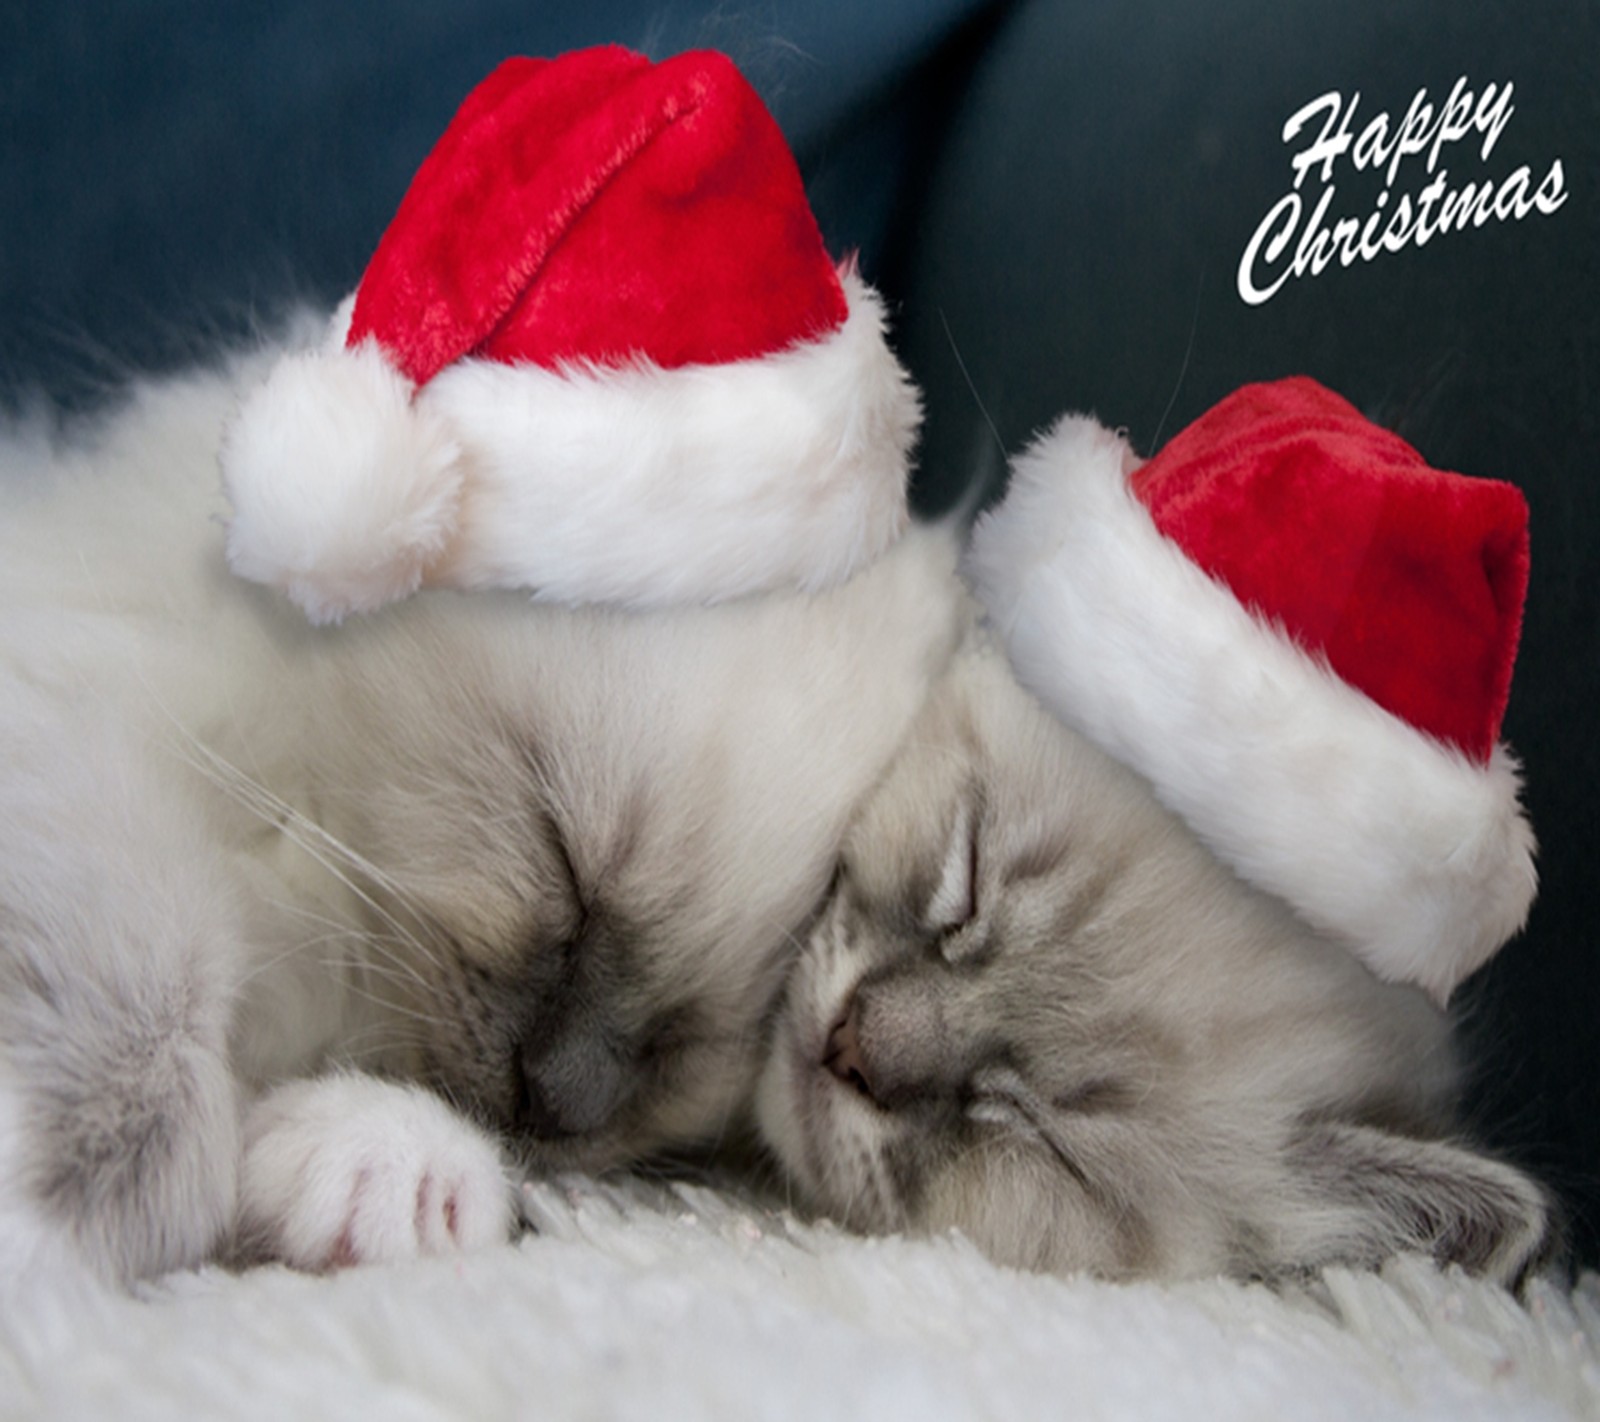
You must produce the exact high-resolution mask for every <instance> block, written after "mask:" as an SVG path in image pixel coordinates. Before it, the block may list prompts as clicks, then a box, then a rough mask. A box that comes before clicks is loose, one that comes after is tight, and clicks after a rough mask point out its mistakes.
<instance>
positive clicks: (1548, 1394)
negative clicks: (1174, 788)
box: [0, 1182, 1600, 1422]
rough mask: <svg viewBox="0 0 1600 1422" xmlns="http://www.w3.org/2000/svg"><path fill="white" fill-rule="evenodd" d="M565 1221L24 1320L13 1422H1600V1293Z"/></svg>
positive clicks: (766, 1228)
mask: <svg viewBox="0 0 1600 1422" xmlns="http://www.w3.org/2000/svg"><path fill="white" fill-rule="evenodd" d="M524 1193H525V1204H526V1212H527V1215H528V1218H529V1220H530V1222H532V1223H533V1224H534V1225H535V1227H536V1232H530V1233H529V1234H527V1235H526V1236H525V1237H524V1238H523V1239H522V1240H521V1241H520V1242H518V1243H517V1244H515V1245H509V1246H507V1247H505V1248H502V1249H498V1250H494V1251H491V1252H489V1253H486V1254H481V1255H477V1256H475V1257H472V1258H469V1259H464V1260H449V1261H424V1262H420V1263H416V1264H412V1265H408V1266H405V1267H398V1268H374V1269H357V1270H351V1271H348V1272H345V1273H341V1274H337V1275H332V1276H327V1277H309V1276H305V1275H297V1274H293V1273H290V1272H288V1271H287V1270H282V1269H263V1270H258V1271H256V1272H252V1273H248V1274H244V1275H238V1276H235V1275H230V1274H228V1273H226V1272H224V1271H221V1270H206V1271H204V1272H201V1273H198V1274H192V1275H182V1276H178V1277H174V1278H171V1279H168V1280H166V1281H164V1282H163V1283H161V1284H159V1285H156V1286H153V1287H150V1288H148V1289H146V1290H144V1291H143V1292H142V1293H141V1294H140V1296H139V1297H137V1298H125V1297H115V1298H112V1297H103V1296H98V1295H96V1296H93V1297H81V1296H78V1297H70V1296H63V1295H55V1294H51V1295H46V1296H37V1297H34V1298H32V1299H30V1300H29V1301H28V1302H27V1303H26V1304H22V1303H18V1304H16V1305H14V1306H11V1308H10V1311H9V1312H8V1313H7V1314H6V1316H5V1317H4V1318H3V1319H0V1325H3V1327H0V1415H3V1416H6V1417H13V1416H18V1417H27V1416H37V1417H49V1418H67V1417H107V1418H119V1419H121V1418H141V1417H186V1418H188V1417H195V1418H200V1417H205V1418H210V1417H216V1418H257V1417H259V1418H274V1419H276V1418H297V1419H305V1418H323V1417H362V1418H383V1419H392V1422H406V1419H425V1418H427V1419H433V1418H499V1417H530V1418H540V1419H561V1418H596V1419H599V1418H623V1419H634V1418H637V1419H651V1422H656V1419H674V1418H727V1419H737V1420H738V1422H745V1420H746V1419H773V1422H777V1419H789V1418H793V1419H795V1422H818V1419H829V1422H842V1420H843V1419H863V1422H896V1419H901V1418H904V1419H908V1422H910V1419H916V1422H938V1419H944V1418H952V1419H954V1418H1026V1419H1036V1418H1051V1417H1062V1418H1068V1417H1070V1418H1073V1419H1098V1418H1116V1419H1122V1418H1130V1419H1131V1418H1137V1419H1140V1422H1159V1419H1164V1418H1173V1419H1180V1418H1181V1419H1183V1422H1194V1419H1210V1418H1227V1419H1252V1418H1260V1419H1272V1422H1284V1419H1290V1422H1293V1419H1302V1418H1304V1419H1322V1418H1327V1419H1330V1420H1331V1419H1340V1422H1344V1419H1351V1418H1385V1419H1387V1418H1438V1419H1448V1422H1476V1419H1491V1418H1505V1419H1516V1422H1540V1419H1546V1418H1566V1417H1591V1418H1592V1417H1600V1279H1596V1278H1595V1277H1594V1276H1590V1277H1588V1278H1587V1279H1586V1280H1585V1281H1584V1282H1583V1283H1582V1284H1580V1286H1579V1287H1578V1288H1577V1289H1576V1290H1575V1291H1572V1292H1570V1293H1569V1292H1567V1291H1565V1290H1564V1289H1562V1288H1559V1287H1556V1286H1553V1285H1536V1286H1535V1287H1534V1289H1533V1291H1532V1294H1531V1296H1530V1299H1529V1301H1528V1304H1527V1306H1526V1307H1524V1306H1522V1305H1519V1304H1517V1303H1515V1302H1514V1301H1513V1300H1512V1299H1510V1298H1509V1297H1508V1296H1507V1295H1505V1294H1504V1293H1502V1292H1499V1291H1497V1290H1494V1289H1491V1288H1488V1287H1486V1286H1483V1285H1480V1284H1477V1283H1474V1282H1472V1281H1470V1280H1467V1279H1465V1278H1463V1277H1461V1276H1459V1275H1457V1274H1441V1273H1439V1272H1437V1271H1436V1270H1434V1269H1433V1268H1431V1267H1430V1266H1429V1265H1427V1264H1425V1263H1423V1262H1421V1261H1417V1260H1399V1261H1396V1262H1395V1263H1394V1264H1392V1265H1391V1266H1390V1267H1389V1268H1388V1269H1387V1270H1386V1271H1385V1272H1384V1274H1383V1275H1381V1276H1369V1275H1352V1274H1345V1273H1335V1274H1333V1275H1331V1276H1330V1277H1329V1278H1328V1279H1327V1280H1326V1281H1325V1283H1324V1285H1323V1286H1322V1287H1321V1288H1320V1289H1318V1290H1315V1291H1310V1292H1306V1293H1302V1294H1297V1295H1294V1296H1289V1297H1285V1296H1282V1295H1278V1294H1274V1293H1272V1292H1269V1291H1267V1290H1265V1289H1262V1288H1253V1287H1240V1286H1237V1285H1232V1284H1225V1283H1221V1282H1204V1283H1193V1284H1183V1285H1176V1286H1165V1287H1162V1286H1157V1285H1153V1284H1136V1285H1122V1286H1117V1285H1107V1284H1101V1283H1096V1282H1092V1281H1088V1280H1084V1279H1054V1278H1040V1277H1033V1276H1029V1275H1023V1274H1018V1273H1013V1272H1010V1271H1006V1270H1000V1269H996V1268H994V1267H993V1266H991V1265H990V1264H988V1263H987V1262H986V1261H985V1260H983V1259H982V1258H980V1257H979V1256H978V1255H977V1253H976V1252H975V1251H974V1250H972V1249H971V1248H970V1247H969V1246H968V1245H967V1244H966V1243H965V1242H964V1241H962V1240H960V1239H956V1238H949V1239H939V1240H931V1241H905V1240H863V1239H857V1238H852V1237H850V1236H847V1235H845V1234H843V1233H840V1232H838V1231H836V1230H833V1229H830V1228H825V1227H823V1228H819V1227H813V1226H808V1225H804V1224H801V1223H798V1222H796V1221H794V1220H792V1219H790V1218H788V1217H787V1216H784V1215H782V1214H775V1213H771V1212H769V1211H766V1210H764V1209H762V1208H759V1207H757V1206H755V1205H752V1204H750V1203H748V1202H745V1201H742V1200H740V1199H736V1198H734V1197H732V1196H728V1195H722V1194H718V1193H716V1192H714V1191H711V1190H707V1189H704V1188H700V1187H689V1186H682V1185H674V1186H671V1187H656V1186H649V1185H644V1184H639V1183H627V1184H623V1185H596V1184H594V1183H593V1182H576V1183H569V1184H561V1185H552V1184H544V1185H537V1186H529V1187H526V1189H525V1192H524Z"/></svg>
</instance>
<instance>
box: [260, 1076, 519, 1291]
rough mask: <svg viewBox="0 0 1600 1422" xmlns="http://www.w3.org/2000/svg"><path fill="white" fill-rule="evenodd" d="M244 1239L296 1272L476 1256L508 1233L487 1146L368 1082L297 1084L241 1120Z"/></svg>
mask: <svg viewBox="0 0 1600 1422" xmlns="http://www.w3.org/2000/svg"><path fill="white" fill-rule="evenodd" d="M239 1194H240V1201H239V1206H240V1235H241V1239H242V1241H243V1243H244V1244H245V1247H246V1248H247V1249H249V1250H250V1251H251V1252H259V1253H264V1254H266V1255H268V1256H270V1257H271V1258H274V1259H280V1260H282V1261H283V1262H284V1263H286V1264H292V1265H294V1266H295V1267H296V1268H301V1269H334V1268H342V1267H343V1266H345V1265H348V1264H373V1263H384V1262H389V1261H393V1260H399V1259H411V1258H415V1257H416V1256H417V1255H421V1254H449V1253H454V1252H458V1251H465V1250H469V1249H481V1248H483V1247H484V1246H485V1245H489V1244H495V1243H498V1242H500V1241H502V1240H504V1239H506V1238H507V1237H508V1236H509V1235H510V1232H511V1225H512V1219H513V1201H512V1189H511V1183H510V1177H509V1174H508V1172H507V1169H506V1164H505V1160H504V1158H503V1157H502V1155H501V1152H500V1148H499V1146H498V1145H496V1144H495V1142H494V1140H493V1139H492V1138H491V1137H490V1136H489V1135H488V1134H487V1133H485V1132H484V1131H482V1130H480V1129H479V1128H478V1127H477V1126H475V1125H473V1124H472V1123H471V1122H470V1121H468V1120H466V1118H465V1117H462V1116H460V1115H458V1114H457V1113H456V1112H455V1111H453V1110H451V1108H450V1107H449V1106H447V1105H446V1104H445V1103H444V1102H443V1101H441V1100H440V1099H439V1098H438V1097H437V1096H434V1095H432V1094H431V1093H429V1092H426V1091H424V1090H422V1089H421V1088H419V1087H414V1086H401V1085H397V1084H395V1083H393V1082H387V1081H379V1080H378V1079H376V1078H374V1077H368V1076H357V1075H349V1076H329V1077H321V1078H318V1079H316V1080H313V1081H296V1082H291V1083H290V1084H288V1085H287V1086H281V1087H279V1088H278V1089H277V1090H275V1091H272V1092H269V1093H268V1094H267V1095H266V1096H263V1097H262V1098H261V1099H260V1100H259V1101H257V1102H256V1103H255V1105H254V1106H253V1107H251V1109H250V1111H249V1113H248V1114H247V1116H246V1118H245V1149H244V1165H243V1169H242V1171H241V1177H240V1190H239Z"/></svg>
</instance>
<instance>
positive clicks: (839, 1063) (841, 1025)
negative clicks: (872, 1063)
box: [822, 993, 872, 1098]
mask: <svg viewBox="0 0 1600 1422" xmlns="http://www.w3.org/2000/svg"><path fill="white" fill-rule="evenodd" d="M860 1017H861V1014H860V1010H859V1008H858V1006H857V999H856V996H855V994H853V993H852V994H851V996H850V1005H849V1007H848V1008H846V1009H845V1014H844V1016H843V1017H842V1018H840V1020H839V1021H838V1022H836V1023H835V1024H834V1028H833V1031H831V1032H830V1033H828V1045H827V1049H826V1050H825V1051H824V1052H823V1054H822V1064H823V1066H825V1067H827V1069H828V1070H829V1071H831V1072H832V1073H833V1074H834V1075H835V1076H836V1077H838V1078H839V1080H840V1081H842V1082H844V1083H845V1085H846V1086H853V1087H855V1089H856V1090H857V1091H859V1092H860V1093H861V1094H862V1095H863V1096H866V1097H869V1098H870V1097H871V1095H872V1084H871V1083H870V1082H869V1081H868V1080H867V1062H866V1058H865V1057H863V1056H862V1055H861V1037H860V1032H859V1025H858V1024H859V1022H860Z"/></svg>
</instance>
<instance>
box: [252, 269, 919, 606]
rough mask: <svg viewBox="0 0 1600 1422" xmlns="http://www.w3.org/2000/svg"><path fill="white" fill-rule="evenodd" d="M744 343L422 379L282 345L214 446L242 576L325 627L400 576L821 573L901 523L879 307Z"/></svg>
mask: <svg viewBox="0 0 1600 1422" xmlns="http://www.w3.org/2000/svg"><path fill="white" fill-rule="evenodd" d="M842 280H843V284H844V288H845V293H846V296H847V299H848V302H849V315H848V318H847V319H846V321H845V322H844V324H843V325H842V326H840V327H839V328H838V329H836V330H834V331H831V332H829V333H828V334H827V335H826V336H824V337H822V338H820V339H818V340H815V341H810V342H806V343H803V344H800V345H797V346H794V347H792V348H790V349H788V350H784V351H780V352H777V353H776V354H772V355H766V356H762V357H759V358H754V359H750V360H742V361H733V362H729V363H726V364H723V365H715V366H700V365H691V366H682V367H678V368H676V369H670V370H668V369H662V368H660V367H657V366H654V365H651V364H649V363H647V362H638V363H635V364H632V365H629V366H626V367H623V368H620V369H618V368H609V367H608V368H603V369H602V368H589V367H583V368H569V369H564V370H559V371H554V370H546V369H544V368H542V367H540V366H535V365H508V364H505V363H503V362H499V361H493V360H479V359H475V358H468V359H463V360H459V361H457V362H455V363H454V364H453V365H451V366H449V367H447V368H446V369H445V370H444V371H442V372H441V373H440V374H439V375H437V376H435V377H434V379H432V380H431V381H429V382H428V383H427V384H426V385H425V386H423V387H422V388H421V390H413V388H412V386H411V384H410V382H409V381H407V380H406V379H405V378H404V377H403V376H402V375H400V374H399V373H398V372H397V371H395V370H394V369H393V368H392V367H390V366H389V365H388V364H387V363H386V362H385V361H384V359H383V357H382V355H381V353H380V351H379V349H378V347H376V346H375V345H373V344H372V343H371V342H367V343H363V344H362V345H359V346H357V347H355V348H354V349H346V348H344V346H343V337H344V332H345V330H346V329H348V322H349V303H348V302H347V303H346V305H345V307H343V308H342V309H341V311H340V313H339V315H338V316H337V317H336V318H335V320H334V322H333V323H332V327H331V330H330V333H329V343H328V346H327V347H326V348H325V349H323V350H320V351H313V352H306V353H301V354H297V355H292V356H289V357H286V358H285V359H284V360H283V361H281V362H280V363H279V365H278V366H277V367H276V368H275V369H274V371H273V373H272V374H271V376H270V377H269V378H268V380H267V382H266V383H265V385H263V386H262V387H261V388H259V389H258V390H256V391H255V392H253V393H252V394H251V395H250V396H249V398H248V399H247V400H246V401H245V403H244V406H243V408H242V410H241V411H240V413H239V415H238V417H237V418H236V420H235V421H234V423H233V424H232V425H231V427H230V428H229V430H228V432H227V434H226V436H225V440H224V446H223V451H222V465H223V475H224V482H225V485H226V488H227V493H228V496H229V499H230V501H231V502H232V505H233V518H232V520H231V523H230V525H229V532H228V557H229V562H230V565H231V566H232V568H233V570H234V571H235V572H236V573H238V574H239V575H240V576H242V577H246V578H249V579H252V580H254V581H257V582H263V583H266V584H268V585H269V586H272V587H276V588H279V589H281V590H282V591H284V592H286V593H287V594H288V595H289V596H290V597H291V598H293V599H294V600H295V601H296V602H297V603H299V604H300V606H301V607H302V608H304V609H305V611H306V613H307V614H308V616H310V617H311V619H312V620H313V621H317V622H326V621H336V620H338V619H339V618H340V617H342V616H344V615H346V614H347V613H350V612H363V611H370V610H371V609H373V608H375V607H377V606H379V605H381V604H382V603H384V602H387V601H389V600H391V599H393V598H397V597H403V596H405V595H406V594H407V593H409V592H411V591H413V590H414V589H415V588H416V587H417V586H418V585H419V584H421V583H426V584H428V585H430V586H445V587H456V588H468V589H471V588H488V587H512V588H524V589H527V590H529V591H530V592H532V593H533V594H534V595H535V596H536V597H540V598H547V599H554V600H560V601H568V602H592V601H602V602H616V603H626V604H632V605H638V606H647V605H654V604H662V603H671V602H714V601H718V600H721V599H725V598H731V597H738V596H741V595H743V594H746V593H750V592H755V591H760V590H764V589H768V588H774V587H781V586H791V587H795V586H797V587H800V588H804V589H816V588H821V587H825V586H828V585H830V584H833V583H836V582H840V581H842V580H843V579H844V578H846V577H848V576H849V575H850V574H851V573H853V572H855V571H856V570H858V569H859V568H861V567H863V566H865V565H866V564H867V563H868V562H870V561H871V560H872V559H874V558H875V557H877V556H878V554H880V553H882V552H883V551H884V550H885V549H886V548H887V547H888V546H889V544H891V543H892V542H893V541H894V540H895V538H896V537H898V536H899V534H900V533H901V531H902V530H903V529H904V527H905V525H906V521H907V512H906V480H907V474H908V470H909V463H910V452H911V447H912V444H913V442H914V440H915V437H916V431H917V427H918V424H919V422H920V418H921V410H920V403H919V400H918V396H917V392H916V389H915V387H914V386H913V385H912V384H911V382H910V380H909V379H908V378H907V376H906V374H905V372H904V371H903V370H902V369H901V367H900V365H899V363H898V362H897V361H896V360H895V358H894V355H893V354H892V352H891V351H890V349H889V345H888V342H887V340H886V339H885V336H884V313H883V305H882V302H881V300H880V299H879V298H878V296H877V294H876V293H875V292H873V291H872V289H871V288H870V287H868V286H867V285H866V284H865V283H864V282H863V281H861V279H860V278H859V277H858V276H857V275H855V273H854V272H851V271H846V272H845V273H843V274H842Z"/></svg>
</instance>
